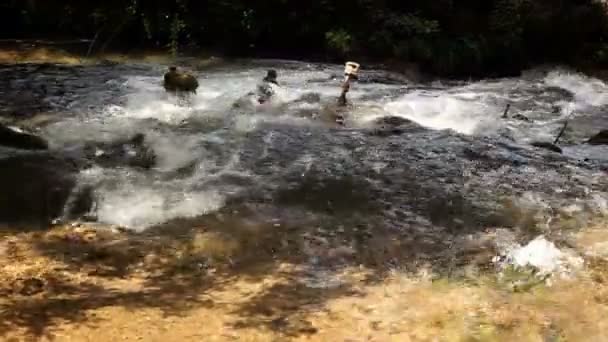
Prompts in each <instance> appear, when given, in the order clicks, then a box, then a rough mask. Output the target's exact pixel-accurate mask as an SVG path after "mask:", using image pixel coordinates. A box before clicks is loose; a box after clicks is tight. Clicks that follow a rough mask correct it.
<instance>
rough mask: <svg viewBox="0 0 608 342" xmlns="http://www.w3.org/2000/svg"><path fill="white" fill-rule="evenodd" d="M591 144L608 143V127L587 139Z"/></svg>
mask: <svg viewBox="0 0 608 342" xmlns="http://www.w3.org/2000/svg"><path fill="white" fill-rule="evenodd" d="M587 144H590V145H608V129H605V130H602V131H600V132H599V133H598V134H596V135H594V136H593V137H591V138H590V139H589V140H587Z"/></svg>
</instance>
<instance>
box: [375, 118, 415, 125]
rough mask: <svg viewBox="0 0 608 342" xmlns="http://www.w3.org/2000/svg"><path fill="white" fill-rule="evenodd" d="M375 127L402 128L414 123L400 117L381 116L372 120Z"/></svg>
mask: <svg viewBox="0 0 608 342" xmlns="http://www.w3.org/2000/svg"><path fill="white" fill-rule="evenodd" d="M374 123H375V124H376V125H381V126H393V127H394V126H402V125H410V124H413V123H414V122H413V121H412V120H410V119H406V118H403V117H400V116H383V117H381V118H378V119H376V120H374Z"/></svg>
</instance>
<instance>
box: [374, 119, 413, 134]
mask: <svg viewBox="0 0 608 342" xmlns="http://www.w3.org/2000/svg"><path fill="white" fill-rule="evenodd" d="M374 124H375V126H376V128H374V129H372V130H371V131H370V134H371V135H375V136H379V137H388V136H391V135H401V134H404V133H405V132H406V129H405V126H409V127H418V125H417V124H416V123H415V122H413V121H412V120H410V119H406V118H402V117H400V116H383V117H380V118H378V119H376V120H374Z"/></svg>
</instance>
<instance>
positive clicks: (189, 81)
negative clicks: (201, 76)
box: [164, 67, 198, 93]
mask: <svg viewBox="0 0 608 342" xmlns="http://www.w3.org/2000/svg"><path fill="white" fill-rule="evenodd" d="M164 87H165V90H166V91H168V92H191V93H196V89H197V88H198V81H197V80H196V77H194V76H193V75H191V74H189V73H186V72H181V71H178V70H177V68H176V67H171V68H169V72H167V73H166V74H165V76H164Z"/></svg>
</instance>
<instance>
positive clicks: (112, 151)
mask: <svg viewBox="0 0 608 342" xmlns="http://www.w3.org/2000/svg"><path fill="white" fill-rule="evenodd" d="M85 158H87V159H88V160H90V161H92V162H94V163H97V164H99V165H101V166H104V167H120V166H131V167H139V168H143V169H150V168H152V167H154V165H155V164H156V155H155V154H154V151H152V149H150V148H149V147H148V146H146V144H145V135H144V134H141V133H139V134H136V135H135V136H133V137H132V138H130V139H127V140H120V141H113V142H111V143H103V144H99V143H95V144H89V145H88V146H86V147H85Z"/></svg>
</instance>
